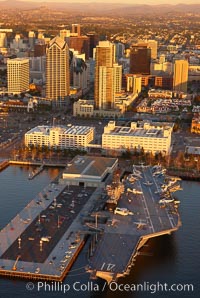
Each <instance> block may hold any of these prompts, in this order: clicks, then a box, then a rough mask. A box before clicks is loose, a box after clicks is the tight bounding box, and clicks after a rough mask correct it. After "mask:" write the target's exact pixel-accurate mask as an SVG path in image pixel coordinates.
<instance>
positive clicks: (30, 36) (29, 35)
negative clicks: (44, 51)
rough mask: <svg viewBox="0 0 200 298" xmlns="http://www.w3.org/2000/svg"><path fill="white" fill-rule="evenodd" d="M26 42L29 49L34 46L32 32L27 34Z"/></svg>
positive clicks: (33, 34)
mask: <svg viewBox="0 0 200 298" xmlns="http://www.w3.org/2000/svg"><path fill="white" fill-rule="evenodd" d="M28 42H29V46H30V48H31V49H33V48H34V44H35V32H34V31H29V33H28Z"/></svg>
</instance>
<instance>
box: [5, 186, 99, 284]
mask: <svg viewBox="0 0 200 298" xmlns="http://www.w3.org/2000/svg"><path fill="white" fill-rule="evenodd" d="M99 195H100V193H99V191H98V190H95V188H93V187H87V189H85V188H84V187H79V186H70V188H69V186H66V184H57V183H53V182H52V183H50V184H49V185H48V186H47V187H45V189H43V191H42V192H40V193H39V194H38V195H37V196H36V197H35V198H34V199H33V200H32V201H31V202H30V203H29V204H28V205H27V206H26V207H25V208H24V209H23V210H22V211H21V212H20V213H19V214H17V216H16V217H15V218H13V219H12V220H11V222H9V223H8V225H7V226H6V227H4V228H3V229H2V230H1V231H0V275H2V276H7V277H18V278H26V279H33V280H54V281H62V280H63V279H64V277H65V276H66V274H68V272H69V270H70V268H71V266H72V265H73V263H74V261H75V260H76V258H77V256H78V255H79V253H80V251H81V250H82V248H83V246H84V244H85V240H86V238H87V235H89V231H88V229H85V228H84V227H83V225H82V219H83V214H88V210H90V209H91V206H92V205H93V202H94V201H96V200H97V198H99ZM80 197H81V198H80Z"/></svg>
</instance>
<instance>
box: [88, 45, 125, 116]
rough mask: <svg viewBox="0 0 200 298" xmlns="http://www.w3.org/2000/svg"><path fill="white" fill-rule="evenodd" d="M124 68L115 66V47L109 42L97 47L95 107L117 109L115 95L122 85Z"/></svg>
mask: <svg viewBox="0 0 200 298" xmlns="http://www.w3.org/2000/svg"><path fill="white" fill-rule="evenodd" d="M121 71H122V68H121V67H120V66H118V65H117V64H115V46H114V44H112V43H111V42H109V41H100V42H99V44H98V46H97V47H96V60H95V93H94V98H95V106H96V108H97V109H100V110H107V109H113V108H114V107H115V93H116V92H118V91H119V86H120V85H121V83H120V82H121V80H122V75H121Z"/></svg>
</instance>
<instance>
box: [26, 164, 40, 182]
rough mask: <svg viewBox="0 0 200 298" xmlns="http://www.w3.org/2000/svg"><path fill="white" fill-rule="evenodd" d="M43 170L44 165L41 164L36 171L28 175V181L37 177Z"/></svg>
mask: <svg viewBox="0 0 200 298" xmlns="http://www.w3.org/2000/svg"><path fill="white" fill-rule="evenodd" d="M43 169H44V164H42V165H41V166H40V167H39V168H38V169H37V170H35V171H33V172H32V173H31V174H29V177H28V179H29V180H32V179H34V178H35V177H36V176H37V175H39V174H40V173H41V172H42V171H43Z"/></svg>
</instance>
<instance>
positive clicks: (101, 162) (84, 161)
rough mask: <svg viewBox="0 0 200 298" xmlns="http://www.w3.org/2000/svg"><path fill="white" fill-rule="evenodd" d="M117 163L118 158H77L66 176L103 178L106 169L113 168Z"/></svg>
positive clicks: (65, 172)
mask: <svg viewBox="0 0 200 298" xmlns="http://www.w3.org/2000/svg"><path fill="white" fill-rule="evenodd" d="M116 162H117V159H116V158H107V157H96V156H95V157H94V156H79V155H78V156H76V157H75V158H74V159H73V160H72V162H71V163H69V164H68V165H67V167H66V168H65V170H64V175H71V174H77V175H85V176H102V175H103V174H104V172H105V170H106V168H111V167H113V166H114V164H115V163H116Z"/></svg>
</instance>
